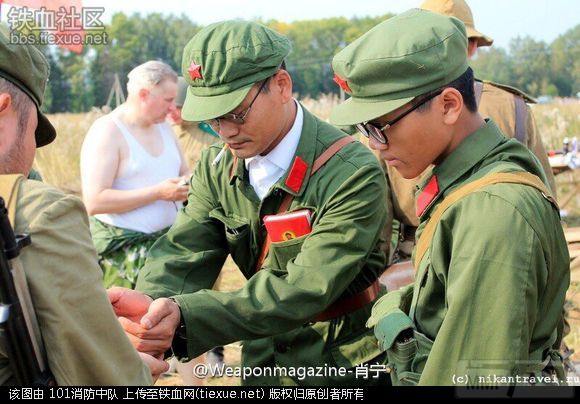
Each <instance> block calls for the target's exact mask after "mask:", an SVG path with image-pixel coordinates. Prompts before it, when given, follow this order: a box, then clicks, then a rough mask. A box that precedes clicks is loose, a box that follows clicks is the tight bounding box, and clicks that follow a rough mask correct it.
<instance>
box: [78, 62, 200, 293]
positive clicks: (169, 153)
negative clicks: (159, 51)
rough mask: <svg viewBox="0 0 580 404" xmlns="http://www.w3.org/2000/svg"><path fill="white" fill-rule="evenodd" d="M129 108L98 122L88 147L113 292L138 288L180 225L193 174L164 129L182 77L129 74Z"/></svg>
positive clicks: (98, 230) (158, 71)
mask: <svg viewBox="0 0 580 404" xmlns="http://www.w3.org/2000/svg"><path fill="white" fill-rule="evenodd" d="M127 92H128V96H127V102H125V103H124V104H123V105H121V106H119V107H118V108H116V109H115V110H114V111H112V112H111V113H109V114H107V115H105V116H102V117H100V118H99V119H97V120H96V121H95V122H94V123H93V125H92V126H91V128H90V129H89V132H88V133H87V136H86V138H85V140H84V142H83V146H82V151H81V176H82V191H83V200H84V202H85V205H86V207H87V211H88V213H89V215H91V216H93V217H92V218H91V219H92V220H91V232H92V234H93V241H94V242H95V246H96V248H97V252H98V253H99V258H100V263H101V266H102V268H103V272H104V282H105V286H106V287H110V286H124V287H133V286H134V285H135V282H136V280H137V275H138V273H139V270H140V268H141V267H142V266H143V264H144V263H145V258H146V257H147V252H148V251H149V248H150V247H151V245H153V243H154V242H155V241H156V240H157V239H158V238H159V236H160V235H162V234H163V233H165V232H166V231H167V229H168V228H169V226H171V225H172V224H173V222H174V221H175V218H176V216H177V211H178V210H179V208H180V207H181V202H182V201H184V200H185V199H186V197H187V189H188V187H187V185H186V182H187V177H188V176H189V173H190V170H189V168H188V167H187V164H186V162H185V159H184V158H183V155H182V153H181V151H180V148H179V145H178V143H177V140H176V139H175V136H174V134H173V132H172V130H171V127H170V126H169V125H168V124H167V123H166V122H165V118H166V117H167V115H168V114H169V113H171V112H173V111H175V104H174V101H175V97H176V96H177V74H176V73H175V72H174V71H173V70H172V69H171V67H169V66H168V65H166V64H165V63H162V62H158V61H149V62H146V63H144V64H142V65H140V66H137V67H136V68H134V69H133V70H132V71H131V72H130V73H129V82H128V83H127Z"/></svg>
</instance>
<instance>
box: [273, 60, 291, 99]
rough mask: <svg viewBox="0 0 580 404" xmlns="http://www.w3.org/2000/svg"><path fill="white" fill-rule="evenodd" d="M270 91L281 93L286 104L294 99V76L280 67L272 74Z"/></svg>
mask: <svg viewBox="0 0 580 404" xmlns="http://www.w3.org/2000/svg"><path fill="white" fill-rule="evenodd" d="M270 91H273V92H274V93H276V94H279V95H280V96H281V97H282V103H284V104H285V103H287V102H289V101H291V100H292V77H290V74H289V73H288V72H287V71H286V70H283V69H280V70H278V73H276V74H275V75H274V76H272V79H271V84H270Z"/></svg>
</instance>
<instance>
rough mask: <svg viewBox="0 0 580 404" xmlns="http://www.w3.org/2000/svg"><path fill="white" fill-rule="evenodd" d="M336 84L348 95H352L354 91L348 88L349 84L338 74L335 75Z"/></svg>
mask: <svg viewBox="0 0 580 404" xmlns="http://www.w3.org/2000/svg"><path fill="white" fill-rule="evenodd" d="M333 80H334V82H335V83H336V84H338V85H339V86H340V88H342V89H343V90H344V91H346V92H347V93H352V90H351V89H350V87H349V86H348V83H347V82H346V80H344V79H342V78H340V77H339V75H338V74H335V75H334V79H333Z"/></svg>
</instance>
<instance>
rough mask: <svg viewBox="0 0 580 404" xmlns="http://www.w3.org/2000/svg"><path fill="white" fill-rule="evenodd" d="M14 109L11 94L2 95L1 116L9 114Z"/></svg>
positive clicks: (0, 101)
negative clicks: (5, 113)
mask: <svg viewBox="0 0 580 404" xmlns="http://www.w3.org/2000/svg"><path fill="white" fill-rule="evenodd" d="M11 107H12V96H11V95H10V94H9V93H1V94H0V114H2V113H4V112H7V111H9V110H10V108H11Z"/></svg>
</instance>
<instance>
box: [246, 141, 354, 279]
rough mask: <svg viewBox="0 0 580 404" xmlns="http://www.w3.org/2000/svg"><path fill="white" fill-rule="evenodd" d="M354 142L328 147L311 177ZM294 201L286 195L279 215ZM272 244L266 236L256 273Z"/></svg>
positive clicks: (313, 167)
mask: <svg viewBox="0 0 580 404" xmlns="http://www.w3.org/2000/svg"><path fill="white" fill-rule="evenodd" d="M354 141H355V139H354V138H353V137H351V136H346V137H342V138H340V139H338V140H337V141H336V142H334V143H333V144H331V145H330V146H329V147H328V149H326V150H325V151H324V152H322V154H320V156H318V158H317V159H316V160H315V161H314V164H313V165H312V170H311V171H310V176H311V177H312V176H313V175H314V173H315V172H317V171H318V169H320V167H322V166H323V165H324V164H326V163H327V162H328V160H330V159H331V158H332V156H334V155H335V154H336V153H338V152H339V151H340V150H341V149H342V148H343V147H344V146H346V145H347V144H349V143H352V142H354ZM293 199H294V197H293V196H292V195H291V194H286V195H285V196H284V199H283V200H282V203H281V204H280V207H279V208H278V214H280V213H284V212H286V211H287V210H288V208H290V204H291V203H292V200H293ZM270 244H271V241H270V237H268V236H266V240H265V241H264V244H262V250H261V251H260V256H259V257H258V262H257V263H256V272H258V271H259V270H260V269H261V268H262V264H263V263H264V260H265V259H266V256H267V255H268V251H269V250H270Z"/></svg>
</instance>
